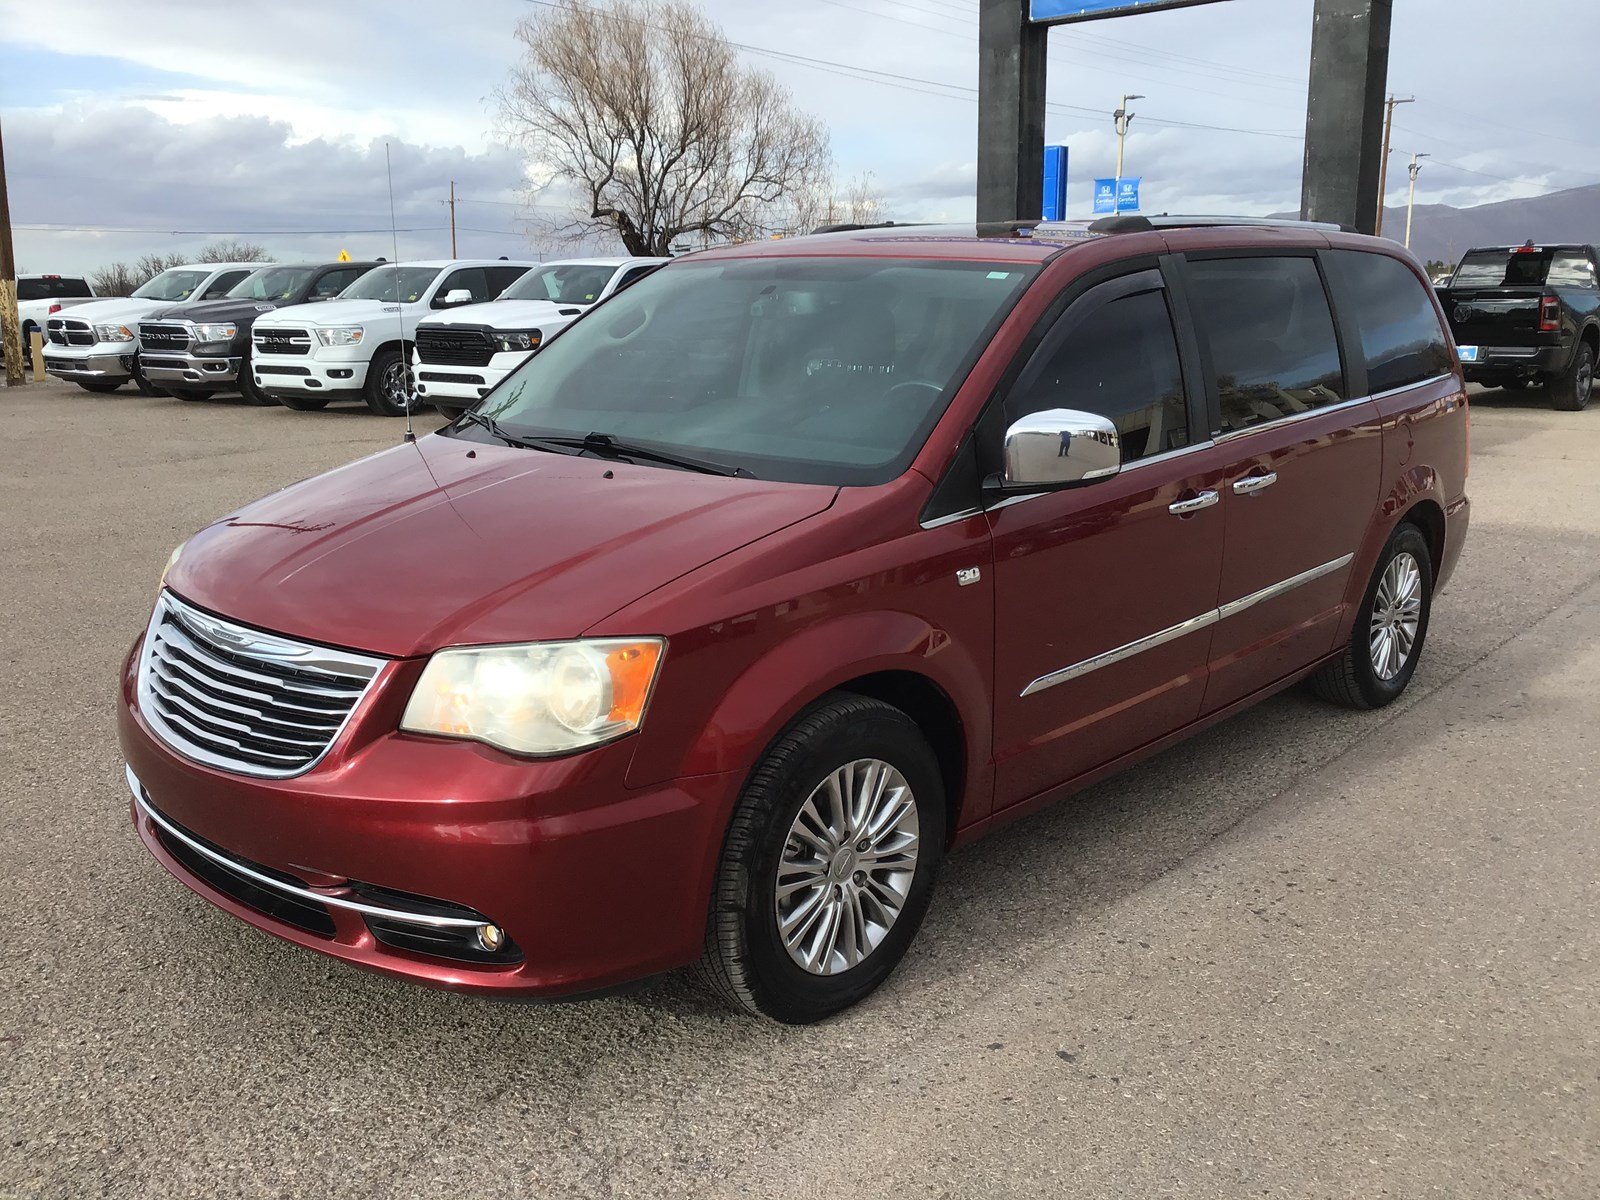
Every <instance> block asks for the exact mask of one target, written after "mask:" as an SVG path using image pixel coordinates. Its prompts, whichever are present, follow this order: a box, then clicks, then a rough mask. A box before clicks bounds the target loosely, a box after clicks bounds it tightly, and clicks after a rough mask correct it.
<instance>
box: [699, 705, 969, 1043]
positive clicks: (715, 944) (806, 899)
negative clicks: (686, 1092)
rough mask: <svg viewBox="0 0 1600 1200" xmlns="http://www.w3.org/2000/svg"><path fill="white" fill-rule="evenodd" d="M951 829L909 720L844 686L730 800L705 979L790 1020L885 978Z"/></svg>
mask: <svg viewBox="0 0 1600 1200" xmlns="http://www.w3.org/2000/svg"><path fill="white" fill-rule="evenodd" d="M944 838H945V796H944V783H943V779H942V777H941V775H940V772H939V764H938V760H937V759H936V758H935V757H934V754H933V750H932V749H931V748H930V747H929V745H928V741H927V739H926V738H925V737H924V736H923V734H922V731H921V729H919V728H918V726H917V724H916V722H914V721H913V720H911V718H910V717H908V716H907V715H906V714H905V713H903V712H901V711H900V710H899V709H897V708H893V707H891V706H890V705H888V704H884V703H882V702H881V701H878V700H873V699H870V698H868V697H866V696H857V695H853V694H849V693H844V692H837V693H834V694H833V695H832V696H829V697H827V698H825V699H824V700H822V701H821V702H819V703H818V704H817V705H816V706H815V707H813V708H812V709H811V710H810V711H808V712H807V713H805V714H804V715H803V716H801V717H800V718H799V719H798V720H796V721H795V722H794V724H792V725H791V726H789V728H788V729H787V730H785V731H784V733H783V734H782V735H781V736H780V737H779V738H778V740H777V741H776V742H775V743H774V744H773V746H772V748H771V749H770V750H769V751H768V752H767V755H766V757H765V758H764V759H762V761H761V763H760V765H759V766H758V767H757V768H756V770H755V772H754V773H753V774H752V775H751V777H750V781H749V783H748V784H747V785H746V787H745V789H744V794H743V795H742V796H741V797H740V799H739V803H738V805H737V806H736V808H735V810H734V816H733V820H732V822H731V824H730V826H729V829H728V835H727V839H726V841H725V843H724V845H723V849H722V858H721V862H720V864H719V866H718V870H717V879H716V886H715V891H714V894H713V896H712V903H711V913H710V918H709V920H708V922H707V926H706V951H705V956H704V957H703V958H702V959H701V962H700V968H699V972H700V976H701V978H702V979H703V980H704V981H705V982H706V983H707V984H708V985H709V986H710V987H711V989H712V990H713V991H715V992H717V993H718V994H719V995H720V996H721V997H722V998H723V999H724V1000H726V1001H727V1002H728V1003H729V1004H731V1005H733V1006H734V1007H736V1008H742V1009H744V1010H745V1011H746V1012H749V1013H752V1014H754V1015H758V1016H766V1017H771V1018H772V1019H774V1020H777V1021H782V1022H784V1023H786V1024H790V1025H801V1024H806V1023H809V1022H812V1021H820V1020H822V1019H823V1018H824V1017H827V1016H830V1015H832V1014H833V1013H836V1012H838V1011H840V1010H841V1009H844V1008H848V1007H849V1006H850V1005H852V1004H854V1003H856V1002H857V1001H858V1000H861V999H862V998H864V997H865V996H866V995H867V994H868V993H870V992H871V991H872V990H873V989H874V988H876V987H877V986H878V985H879V984H881V983H882V982H883V981H884V980H885V979H887V978H888V977H889V974H890V972H892V971H893V970H894V968H895V966H896V964H897V963H899V961H900V959H901V958H902V957H903V956H904V955H905V952H906V948H907V947H908V946H909V945H910V944H911V939H912V938H913V937H914V936H915V935H916V932H917V928H918V926H920V925H921V924H922V918H923V915H924V914H925V913H926V912H927V909H928V902H929V899H930V898H931V896H932V892H933V881H934V876H935V875H936V874H937V871H938V867H939V861H940V859H941V857H942V856H943V851H944Z"/></svg>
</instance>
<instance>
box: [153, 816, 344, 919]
mask: <svg viewBox="0 0 1600 1200" xmlns="http://www.w3.org/2000/svg"><path fill="white" fill-rule="evenodd" d="M144 803H145V804H146V805H147V806H149V807H150V809H151V811H155V806H154V805H151V804H150V800H149V797H148V796H146V797H145V798H144ZM158 815H159V816H160V817H161V819H162V820H163V821H165V822H167V824H169V825H171V826H172V827H173V828H174V829H177V830H181V831H182V833H183V836H184V837H186V838H190V839H192V840H193V841H195V842H198V843H200V844H201V845H203V846H205V847H206V849H208V850H210V851H212V853H214V854H217V855H220V856H221V857H222V858H225V859H227V860H228V862H234V863H238V864H239V865H240V866H242V867H245V868H247V869H248V870H251V871H255V872H256V873H257V874H260V875H265V876H267V877H269V878H271V879H277V880H280V881H281V882H283V883H285V884H288V885H289V886H290V887H299V888H302V889H303V888H305V886H306V882H305V880H303V879H297V878H296V877H295V876H293V875H290V874H289V873H287V872H286V871H275V870H273V869H272V868H271V867H266V866H262V865H261V864H260V863H258V862H251V861H250V860H249V859H248V858H244V857H242V856H240V855H238V854H235V853H233V852H232V851H231V850H224V849H223V848H222V847H221V846H219V845H217V844H216V843H215V842H212V841H208V840H207V839H205V838H203V837H201V836H200V835H199V834H198V833H195V832H194V830H192V829H184V828H183V826H182V825H179V824H178V823H177V822H176V821H174V820H173V819H172V818H171V817H169V816H167V815H166V814H165V813H159V814H158ZM155 833H156V838H157V839H158V840H159V841H160V842H161V848H162V849H163V850H165V851H166V852H167V853H168V854H170V855H172V857H173V858H175V859H177V860H178V862H180V863H182V864H183V867H184V869H185V870H187V871H188V872H189V873H190V874H192V875H197V876H199V877H200V878H201V879H202V880H204V881H205V882H206V883H209V884H210V885H211V886H212V887H214V888H216V889H217V891H219V892H221V893H222V894H223V895H224V896H228V897H230V898H232V899H234V900H237V901H238V902H239V903H240V904H243V905H245V906H246V907H247V908H253V909H255V910H256V911H257V912H259V913H264V914H265V915H267V916H269V917H275V918H277V919H278V920H280V921H282V922H283V923H284V924H286V925H293V926H294V927H295V928H296V929H304V930H305V931H306V932H307V933H315V934H319V935H320V936H322V937H332V936H333V935H334V933H335V929H334V924H333V914H332V913H330V912H329V911H328V906H327V905H326V904H321V903H319V902H317V901H315V900H311V899H308V898H306V897H304V896H297V895H294V894H293V893H290V892H280V891H278V890H276V889H274V888H270V887H267V886H266V885H264V884H262V883H259V882H257V881H256V880H254V879H251V878H250V876H249V875H246V874H243V873H241V872H238V871H233V870H229V869H228V867H227V866H226V865H224V864H223V863H220V862H218V861H217V860H216V859H214V858H209V857H207V856H206V855H204V854H201V853H200V852H199V851H197V850H195V849H194V848H193V847H192V846H189V845H188V844H186V843H185V842H184V841H183V840H182V839H180V838H176V837H173V836H172V835H171V834H170V833H168V832H167V831H166V830H165V829H163V828H162V827H161V826H160V825H159V824H156V825H155Z"/></svg>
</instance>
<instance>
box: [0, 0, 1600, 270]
mask: <svg viewBox="0 0 1600 1200" xmlns="http://www.w3.org/2000/svg"><path fill="white" fill-rule="evenodd" d="M703 4H704V7H705V8H706V9H707V11H708V12H709V13H710V14H711V16H712V17H713V19H715V20H716V21H717V22H718V23H719V24H720V25H721V26H722V29H723V31H724V33H725V35H726V36H727V37H728V38H729V39H730V40H732V41H734V42H736V43H739V44H740V45H741V46H742V47H743V49H741V54H742V56H743V58H744V60H745V61H746V62H747V63H748V64H749V65H751V66H753V67H758V68H760V69H762V70H766V71H770V72H771V73H773V74H774V75H776V76H777V77H778V78H779V79H781V80H782V81H783V82H784V83H785V84H786V85H787V86H788V87H789V88H790V89H791V91H792V92H793V94H794V96H795V98H796V100H797V101H798V102H799V103H800V104H801V105H802V106H804V107H805V108H807V109H809V110H810V111H812V112H813V113H815V114H816V115H818V116H820V117H822V118H823V119H824V120H825V121H826V122H827V123H828V124H829V125H830V126H831V128H832V132H833V147H834V154H835V157H836V158H837V160H838V164H839V171H840V175H841V176H842V177H848V176H854V175H857V174H859V173H861V172H863V171H870V172H872V174H873V176H874V178H875V179H876V181H877V183H878V185H879V187H880V188H881V189H882V190H883V191H884V193H885V194H886V196H887V198H888V209H889V213H890V215H892V216H894V217H895V218H897V219H902V220H928V219H938V218H952V219H959V218H970V217H971V215H972V211H973V200H972V194H973V179H974V167H973V163H974V159H975V139H976V136H977V132H976V131H977V102H976V87H977V48H976V47H977V33H976V29H977V7H978V0H784V2H775V0H703ZM542 11H546V8H545V7H544V5H543V4H542V0H457V3H454V4H438V3H422V2H420V0H386V2H384V3H376V2H374V0H338V2H337V3H333V2H330V0H314V2H313V0H275V2H274V3H272V4H270V5H268V4H260V3H233V4H230V3H218V4H209V5H196V4H194V3H193V2H192V0H183V2H181V3H180V2H178V0H138V2H137V4H130V3H129V0H117V2H115V3H111V2H108V0H55V2H53V3H39V2H36V0H0V122H3V127H4V134H5V153H6V165H7V169H8V173H9V175H10V180H11V204H12V218H13V221H14V222H15V223H16V226H17V231H16V243H17V254H18V259H19V265H20V266H21V267H22V268H23V269H24V270H33V271H80V270H88V269H90V268H93V267H94V266H97V265H99V264H101V263H104V262H107V261H110V260H113V259H118V258H128V257H133V256H137V255H138V254H141V253H144V252H146V251H160V252H163V253H172V252H179V251H183V250H193V249H195V248H197V247H199V246H200V245H202V244H204V243H205V242H207V241H209V240H213V239H214V238H215V237H218V236H240V237H244V238H246V239H248V240H251V241H256V242H260V243H262V244H263V245H265V246H266V247H267V248H268V249H270V250H271V251H272V252H273V253H274V254H275V255H277V256H279V257H283V258H291V257H302V256H323V255H331V254H334V253H337V251H338V250H339V249H341V248H348V249H349V250H350V252H351V254H352V255H353V256H355V257H370V256H376V255H380V254H381V255H390V254H391V253H392V251H391V249H390V244H389V243H390V235H389V232H388V228H389V201H388V192H387V188H386V183H385V167H384V149H385V143H386V142H387V143H388V144H389V147H390V150H391V154H392V158H393V169H394V182H395V196H396V209H397V220H398V224H399V226H400V229H401V233H400V235H399V236H400V253H401V255H402V257H420V256H424V255H438V254H442V253H447V252H448V250H449V233H448V225H447V211H446V208H445V205H444V200H445V197H446V194H447V190H448V186H449V181H450V180H452V179H454V180H455V181H456V188H457V194H458V196H459V197H460V200H461V204H460V206H459V208H458V216H457V220H458V225H459V227H460V241H461V251H462V253H463V254H473V255H477V254H488V255H498V254H513V255H515V254H527V253H530V252H538V251H540V250H543V251H544V252H546V253H547V254H548V253H549V252H550V249H551V248H550V247H548V246H540V245H533V244H530V241H529V236H528V231H529V229H530V228H531V227H532V226H533V225H534V224H535V223H536V222H537V220H538V219H539V218H541V217H544V218H548V217H549V216H551V215H552V214H551V213H550V212H549V211H548V210H546V209H543V208H541V207H540V205H541V204H545V203H548V202H549V201H550V200H551V199H553V198H552V197H549V196H546V197H541V198H539V199H537V200H530V199H529V197H528V196H527V195H526V193H525V191H524V190H523V188H522V178H523V174H522V166H521V162H520V160H519V158H518V156H517V155H516V154H515V153H514V152H512V151H511V150H509V149H508V148H507V147H506V146H505V145H504V144H503V143H502V141H501V140H500V138H499V137H498V134H497V129H496V125H497V121H496V114H495V104H494V90H495V88H496V87H497V86H498V85H499V84H500V83H501V82H502V81H503V80H504V79H505V76H506V73H507V70H508V68H509V67H510V65H511V63H512V62H513V61H514V57H515V55H516V51H517V43H516V42H515V41H514V39H513V38H512V36H511V33H512V29H513V28H514V26H515V24H516V22H517V21H518V20H519V19H520V18H522V17H525V16H528V15H530V14H538V13H540V12H542ZM1311 11H1312V0H1226V2H1224V3H1219V4H1214V5H1206V6H1202V7H1197V8H1189V9H1182V10H1177V11H1173V12H1167V13H1155V14H1147V15H1140V16H1136V17H1130V18H1127V19H1123V20H1117V21H1109V22H1107V21H1101V22H1093V23H1089V24H1081V25H1074V26H1068V27H1060V28H1057V29H1056V30H1054V31H1053V33H1052V35H1051V50H1050V68H1049V70H1050V84H1049V100H1050V116H1049V128H1048V135H1049V139H1050V140H1051V141H1052V142H1063V143H1066V144H1068V145H1069V146H1070V148H1071V162H1072V167H1071V170H1072V178H1073V185H1072V188H1071V193H1070V196H1069V205H1070V209H1071V214H1072V215H1084V214H1086V213H1087V209H1088V189H1089V186H1090V184H1089V180H1090V179H1091V178H1092V177H1093V176H1095V175H1109V174H1111V173H1112V170H1113V166H1114V152H1115V139H1114V136H1113V134H1112V130H1111V118H1110V111H1111V110H1112V109H1114V108H1115V107H1116V105H1117V102H1118V98H1119V96H1120V95H1121V94H1122V93H1123V92H1133V93H1144V94H1145V96H1146V97H1147V98H1146V99H1143V100H1140V101H1138V102H1136V103H1135V104H1134V105H1133V108H1134V109H1135V111H1136V112H1137V113H1138V117H1137V119H1136V120H1135V122H1134V125H1133V132H1132V134H1131V135H1130V137H1129V139H1128V159H1129V161H1128V168H1127V173H1128V174H1130V175H1131V174H1140V175H1142V176H1143V177H1144V179H1145V207H1146V208H1147V209H1156V210H1168V211H1188V212H1241V213H1259V212H1270V211H1274V210H1282V209H1292V208H1296V207H1297V206H1298V202H1299V185H1300V156H1301V149H1302V145H1301V140H1300V139H1301V135H1302V134H1303V132H1304V126H1305V86H1306V74H1307V60H1308V57H1309V52H1310V31H1311ZM1597 36H1600V0H1395V27H1394V48H1393V53H1392V56H1391V62H1390V85H1391V90H1393V91H1395V92H1397V93H1398V94H1401V95H1415V96H1416V98H1417V102H1416V103H1415V104H1411V105H1406V106H1405V107H1403V108H1401V109H1400V110H1399V113H1398V115H1397V118H1396V122H1397V123H1396V133H1395V150H1396V153H1395V155H1394V158H1393V162H1392V169H1391V174H1390V180H1391V202H1394V201H1396V200H1403V196H1404V190H1403V186H1404V181H1405V170H1404V164H1405V162H1406V161H1408V160H1409V156H1410V153H1411V152H1412V151H1414V150H1415V151H1425V152H1428V153H1430V154H1432V155H1433V157H1432V158H1431V159H1430V160H1429V161H1428V164H1427V167H1426V169H1425V170H1424V172H1423V174H1422V177H1421V181H1420V184H1419V189H1418V198H1419V200H1426V201H1442V202H1444V203H1449V204H1456V205H1466V204H1473V203H1479V202H1482V201H1487V200H1495V199H1503V198H1508V197H1511V196H1523V195H1534V194H1538V193H1540V192H1545V191H1551V190H1555V189H1557V188H1563V187H1574V186H1578V185H1582V184H1591V183H1597V182H1600V120H1597V118H1600V91H1597V85H1596V82H1595V73H1594V71H1593V70H1591V69H1588V68H1587V67H1582V68H1573V69H1569V70H1561V69H1555V68H1556V67H1557V65H1558V64H1559V63H1560V62H1561V61H1562V58H1561V54H1560V47H1562V46H1563V45H1573V44H1576V43H1582V44H1587V45H1590V46H1592V45H1593V44H1594V42H1595V41H1596V39H1597Z"/></svg>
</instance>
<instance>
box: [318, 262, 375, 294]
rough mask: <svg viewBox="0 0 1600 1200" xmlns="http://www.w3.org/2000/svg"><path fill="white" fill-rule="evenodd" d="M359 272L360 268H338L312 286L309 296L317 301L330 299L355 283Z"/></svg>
mask: <svg viewBox="0 0 1600 1200" xmlns="http://www.w3.org/2000/svg"><path fill="white" fill-rule="evenodd" d="M361 270H362V269H361V268H360V267H340V268H338V269H337V270H334V271H329V272H328V273H327V274H326V275H324V276H323V277H322V278H321V279H319V280H317V282H316V283H315V284H314V285H313V286H312V288H311V295H312V296H314V297H315V298H316V299H318V300H328V299H331V298H332V297H334V296H337V295H338V294H339V293H340V292H342V291H344V289H345V288H347V287H349V286H350V285H351V284H352V283H353V282H355V280H356V279H357V278H358V277H359V276H360V275H361Z"/></svg>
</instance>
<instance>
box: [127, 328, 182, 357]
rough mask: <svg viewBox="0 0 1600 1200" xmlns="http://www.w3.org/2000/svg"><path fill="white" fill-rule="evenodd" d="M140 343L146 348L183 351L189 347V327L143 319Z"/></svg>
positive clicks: (140, 329)
mask: <svg viewBox="0 0 1600 1200" xmlns="http://www.w3.org/2000/svg"><path fill="white" fill-rule="evenodd" d="M139 345H140V346H142V347H143V348H144V349H146V350H166V351H170V352H177V353H182V352H183V351H185V350H187V349H188V348H189V328H188V326H186V325H178V324H175V323H173V322H163V321H141V322H140V323H139Z"/></svg>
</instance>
